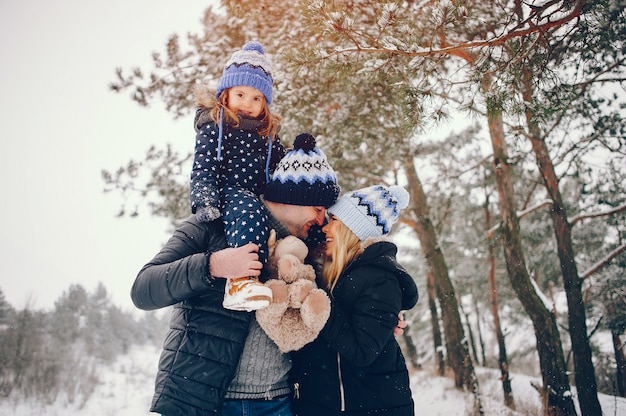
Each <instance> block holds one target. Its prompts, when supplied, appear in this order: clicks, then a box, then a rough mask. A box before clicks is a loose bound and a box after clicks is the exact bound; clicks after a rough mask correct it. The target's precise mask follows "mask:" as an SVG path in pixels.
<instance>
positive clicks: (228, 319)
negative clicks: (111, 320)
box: [131, 216, 253, 416]
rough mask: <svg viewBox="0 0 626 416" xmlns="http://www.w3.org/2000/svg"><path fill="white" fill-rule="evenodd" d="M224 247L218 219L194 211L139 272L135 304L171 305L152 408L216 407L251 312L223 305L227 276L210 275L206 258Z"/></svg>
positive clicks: (211, 410)
mask: <svg viewBox="0 0 626 416" xmlns="http://www.w3.org/2000/svg"><path fill="white" fill-rule="evenodd" d="M226 247H227V244H226V240H225V237H224V229H223V225H222V221H221V220H216V221H212V222H209V223H205V222H199V221H197V220H196V218H195V216H191V217H189V218H188V219H187V220H186V221H185V222H183V224H182V225H181V226H180V227H179V228H178V229H177V230H176V231H175V232H174V234H173V236H172V237H171V238H170V239H169V240H168V242H167V243H166V245H165V246H164V247H163V248H162V249H161V251H160V252H159V253H158V254H157V255H156V256H155V257H154V258H153V259H152V260H151V261H150V262H149V263H148V264H146V265H145V266H144V267H143V268H142V269H141V271H140V272H139V274H138V275H137V278H136V279H135V282H134V284H133V287H132V289H131V298H132V300H133V302H134V304H135V305H136V306H137V307H138V308H140V309H144V310H153V309H158V308H163V307H166V306H170V305H174V307H173V310H172V317H171V321H170V329H169V332H168V334H167V336H166V337H165V341H164V344H163V352H162V353H161V358H160V360H159V368H158V373H157V378H156V387H155V394H154V397H153V400H152V406H151V409H150V410H151V411H152V412H156V413H161V414H164V415H169V416H175V415H185V416H194V415H216V414H219V411H220V409H221V407H222V403H223V401H224V396H225V394H226V390H227V388H228V385H229V383H230V381H231V380H232V378H233V375H234V373H235V370H236V368H237V364H238V363H239V358H240V356H241V352H242V350H243V346H244V343H245V340H246V337H247V336H248V325H249V322H250V317H251V316H253V315H252V314H249V313H246V312H237V311H231V310H226V309H224V308H223V307H222V300H223V298H224V284H225V279H213V278H212V277H211V275H210V273H209V262H208V259H209V255H210V254H211V253H213V252H215V251H218V250H220V249H223V248H226ZM207 248H208V252H207Z"/></svg>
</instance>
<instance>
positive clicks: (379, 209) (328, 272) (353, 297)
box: [293, 186, 418, 416]
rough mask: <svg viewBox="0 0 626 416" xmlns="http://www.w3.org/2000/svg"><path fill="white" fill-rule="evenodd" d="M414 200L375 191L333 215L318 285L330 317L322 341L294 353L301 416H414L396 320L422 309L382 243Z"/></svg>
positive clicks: (340, 205)
mask: <svg viewBox="0 0 626 416" xmlns="http://www.w3.org/2000/svg"><path fill="white" fill-rule="evenodd" d="M408 200H409V196H408V193H407V192H406V190H404V189H403V188H402V187H400V186H391V187H389V188H386V187H384V186H372V187H368V188H364V189H361V190H358V191H353V192H350V193H348V194H347V195H344V196H343V197H341V198H340V199H339V200H338V201H337V203H336V204H335V205H333V206H332V207H330V208H329V209H328V213H329V214H330V218H329V222H328V224H327V225H325V226H324V228H323V231H324V233H325V234H326V253H325V254H326V260H325V263H324V270H323V277H322V280H323V281H322V282H321V285H320V286H322V287H324V288H326V290H327V291H328V293H329V296H330V298H331V315H330V318H329V320H328V322H327V324H326V326H325V327H324V329H323V330H322V332H321V333H320V335H319V336H318V338H317V339H316V340H315V341H313V342H312V343H310V344H309V345H307V346H305V347H304V348H303V349H302V350H300V351H298V352H297V354H296V355H295V357H294V358H295V360H296V364H297V365H296V368H295V371H294V377H295V379H296V380H295V381H296V384H295V386H296V400H294V405H293V406H294V411H295V413H296V415H298V416H309V415H311V416H313V415H315V416H318V415H340V414H341V415H394V416H409V415H413V414H414V410H413V400H412V397H411V389H410V383H409V374H408V370H407V367H406V364H405V361H404V357H403V355H402V352H401V350H400V347H399V345H398V343H397V342H396V340H395V338H394V336H393V332H394V327H395V326H396V324H397V316H398V313H399V312H400V311H401V310H407V309H410V308H412V307H413V306H415V304H416V303H417V298H418V292H417V287H416V285H415V282H414V281H413V279H412V278H411V276H410V275H409V274H408V273H407V272H406V271H405V270H404V269H403V268H402V267H401V266H400V265H399V264H398V263H397V261H396V253H397V247H396V246H395V245H394V244H393V243H391V242H390V241H386V240H384V239H382V238H381V237H383V236H385V235H386V234H388V233H389V231H390V228H391V226H392V225H393V224H394V223H395V222H396V221H397V220H398V217H399V211H400V210H401V209H404V208H406V206H407V205H408Z"/></svg>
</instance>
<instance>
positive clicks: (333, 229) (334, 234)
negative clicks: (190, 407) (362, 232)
mask: <svg viewBox="0 0 626 416" xmlns="http://www.w3.org/2000/svg"><path fill="white" fill-rule="evenodd" d="M339 224H341V221H340V220H339V219H338V218H337V217H335V216H334V215H331V216H330V217H329V218H328V224H326V225H325V226H324V227H322V231H323V232H324V234H326V253H325V254H326V257H327V258H331V257H332V248H333V244H334V243H335V238H339Z"/></svg>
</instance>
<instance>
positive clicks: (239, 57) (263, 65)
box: [215, 41, 274, 105]
mask: <svg viewBox="0 0 626 416" xmlns="http://www.w3.org/2000/svg"><path fill="white" fill-rule="evenodd" d="M241 85H244V86H247V87H253V88H256V89H257V90H259V91H261V92H262V93H263V95H264V96H265V101H267V105H270V104H271V103H272V86H273V85H274V80H273V79H272V65H271V63H270V61H269V60H268V59H267V57H266V56H265V50H264V49H263V46H261V44H260V43H259V42H256V41H251V42H248V43H246V44H245V45H244V46H243V49H242V50H240V51H237V52H235V53H234V54H233V55H232V56H231V57H230V59H229V60H228V62H226V66H225V67H224V72H223V73H222V78H221V79H220V83H219V84H218V86H217V92H216V94H215V96H216V97H217V98H219V96H220V94H221V93H222V91H224V90H225V89H227V88H232V87H238V86H241Z"/></svg>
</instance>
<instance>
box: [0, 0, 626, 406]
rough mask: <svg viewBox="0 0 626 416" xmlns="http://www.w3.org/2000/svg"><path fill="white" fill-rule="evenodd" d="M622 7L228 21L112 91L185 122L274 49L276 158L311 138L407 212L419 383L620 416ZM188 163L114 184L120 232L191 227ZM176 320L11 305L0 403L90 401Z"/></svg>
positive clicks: (154, 152) (447, 6)
mask: <svg viewBox="0 0 626 416" xmlns="http://www.w3.org/2000/svg"><path fill="white" fill-rule="evenodd" d="M625 5H626V2H625V1H624V0H591V1H587V0H567V1H566V0H542V1H535V0H531V1H521V0H501V1H464V0H461V1H456V0H454V1H450V0H444V1H426V0H424V1H407V0H405V1H374V0H352V1H346V0H335V1H325V0H301V1H300V0H295V1H289V2H287V1H286V0H255V1H250V0H237V1H235V0H223V1H221V3H220V6H219V7H209V8H208V9H207V10H206V12H205V15H204V17H203V27H204V30H203V32H202V33H185V34H182V33H181V34H176V35H172V36H171V37H170V39H169V40H168V42H167V44H166V45H164V46H159V45H155V50H157V51H155V52H153V53H152V58H153V66H152V67H151V68H139V67H137V68H119V69H118V70H117V73H116V74H112V75H111V79H112V81H111V84H110V88H111V90H112V91H114V92H117V93H120V94H126V95H128V96H129V98H130V99H132V100H134V101H135V102H136V103H137V104H138V105H140V106H147V107H149V106H150V105H153V104H155V103H163V104H164V105H165V107H166V108H167V110H168V111H169V112H170V113H171V115H172V117H173V118H177V117H181V116H183V115H187V114H190V113H193V112H194V111H195V105H194V97H193V90H194V86H195V85H196V84H198V83H207V84H209V85H210V86H215V85H216V83H217V81H218V80H219V78H220V76H221V71H222V69H223V64H224V63H225V62H226V61H227V60H228V57H229V56H230V55H231V53H232V52H233V51H234V50H237V49H239V48H241V46H242V45H243V44H244V43H245V42H246V41H248V40H253V39H255V40H258V41H260V42H261V43H262V44H263V45H264V47H265V50H266V51H267V53H269V54H270V55H271V57H272V64H273V70H274V74H275V75H274V97H275V98H274V102H273V103H272V111H273V112H275V113H277V114H280V115H281V116H282V118H283V124H282V129H281V132H280V136H281V140H282V141H283V142H285V143H286V144H287V145H289V143H290V141H292V140H293V138H294V137H295V136H296V135H297V134H298V133H300V132H303V131H306V132H310V133H311V134H313V135H314V136H315V137H316V139H317V140H318V144H319V146H320V147H321V148H322V149H323V150H324V152H325V153H326V155H327V156H328V158H329V161H330V162H331V163H332V165H333V167H334V169H335V171H336V172H337V174H338V177H339V180H340V182H341V188H342V190H343V191H346V190H351V189H355V188H358V187H363V186H369V185H372V184H376V183H381V182H383V183H386V184H388V185H391V184H401V185H404V186H406V188H407V190H408V191H409V193H410V195H411V200H410V205H409V208H408V209H407V210H406V211H405V215H404V217H402V218H401V220H400V224H399V225H398V226H397V227H396V229H395V230H394V231H395V232H394V233H393V234H392V238H393V239H394V240H395V241H396V242H397V243H398V245H399V246H400V260H401V261H402V262H403V265H404V266H405V267H406V268H407V269H408V270H409V271H410V272H411V274H412V275H413V277H414V278H415V280H416V283H417V285H418V287H419V289H420V301H419V303H418V305H417V307H415V308H414V309H413V310H410V311H407V312H406V313H405V319H406V320H407V322H408V324H409V325H408V327H407V330H406V331H405V333H404V335H402V336H401V337H400V338H399V341H400V343H401V346H402V348H403V352H404V354H405V357H406V358H407V364H408V365H409V367H410V370H411V372H412V373H413V374H415V375H416V377H420V378H422V379H424V378H429V377H430V378H432V379H433V380H434V379H435V378H437V377H444V378H447V379H448V380H450V383H451V385H452V386H454V387H453V388H454V389H455V390H456V391H459V392H461V393H462V394H463V395H464V396H463V397H465V398H466V401H467V402H468V403H469V404H468V405H466V410H465V413H460V414H472V415H474V414H476V415H481V414H482V415H494V414H499V415H505V414H506V415H537V414H542V415H554V416H564V415H589V416H596V415H601V414H620V411H621V412H626V399H624V397H626V358H625V356H624V331H625V330H626V312H625V311H626V290H625V284H624V283H625V282H626V254H625V251H626V191H625V184H626V125H625V124H624V121H623V118H622V116H623V115H624V114H625V111H626V110H625V105H626V88H625V86H626V43H625V40H626V12H625V10H624V9H625V7H624V6H625ZM149 53H150V51H146V54H149ZM192 151H193V149H192V148H191V146H190V149H189V153H187V154H179V153H177V152H175V151H173V150H172V149H171V148H170V147H169V146H168V147H166V148H158V147H156V146H155V147H152V148H150V149H149V150H148V152H147V154H146V156H145V158H144V159H143V160H130V161H129V162H128V163H127V164H126V165H125V166H122V167H120V168H119V169H118V170H116V171H103V172H102V177H103V181H104V183H105V185H106V187H107V191H108V192H109V193H110V194H111V198H118V199H119V200H120V201H121V202H120V205H121V208H120V212H119V214H118V215H120V216H137V215H141V216H157V217H164V218H167V219H169V220H170V221H171V225H172V227H173V228H174V227H175V226H176V225H177V224H178V223H179V222H180V221H181V220H182V219H184V218H186V217H187V216H188V215H189V203H188V193H189V182H188V181H189V169H190V167H191V160H192ZM163 312H165V313H143V312H142V313H140V314H132V315H131V314H128V313H125V312H123V311H121V310H119V308H117V307H116V306H115V305H113V304H111V302H110V300H109V299H108V296H107V293H106V288H105V287H104V286H102V287H100V288H98V290H96V291H95V292H94V293H88V292H87V291H85V289H84V288H82V287H80V286H72V287H70V288H69V289H68V290H67V291H66V292H65V293H64V295H63V296H62V298H60V299H59V300H58V301H57V303H56V305H55V308H54V310H52V311H50V312H41V311H36V310H31V309H28V308H26V309H25V310H21V311H19V310H15V309H14V308H13V307H12V306H11V305H9V304H8V303H7V302H6V301H5V300H4V297H3V295H2V292H1V291H0V397H2V398H9V397H15V396H16V395H17V396H20V397H26V398H31V399H33V400H39V401H42V402H49V403H52V402H54V401H55V400H56V398H57V396H58V395H59V394H64V395H66V396H71V395H74V397H76V400H87V399H88V398H89V395H90V394H91V392H92V391H93V389H94V388H95V387H94V386H95V385H97V383H98V376H99V374H98V371H96V370H95V367H94V362H99V363H104V364H108V363H111V362H113V361H114V360H115V359H116V358H117V357H119V356H121V355H123V354H126V353H127V352H128V351H129V350H130V349H132V347H133V346H137V345H142V344H140V343H144V342H145V343H147V344H149V345H152V346H156V347H157V348H158V347H159V346H160V344H161V342H162V337H163V333H164V330H165V328H166V327H167V321H168V318H169V317H168V313H167V312H168V311H163ZM138 334H141V336H138ZM85 357H91V358H92V359H91V360H87V359H86V358H85ZM155 359H156V356H155ZM94 360H95V361H94ZM68 368H70V369H71V374H69V373H68ZM153 368H154V369H155V370H156V362H155V363H153ZM70 375H71V377H70ZM524 377H529V379H528V380H531V381H528V382H526V383H525V384H526V386H525V388H526V387H527V388H529V389H530V390H531V391H532V393H533V396H532V397H533V398H532V399H531V400H530V399H528V398H527V396H525V393H524V395H522V394H521V392H520V390H516V386H518V385H519V383H520V380H522V379H523V380H526V379H525V378H524ZM487 386H489V387H487ZM606 396H612V397H611V400H610V401H611V402H612V403H613V405H612V407H605V406H604V404H603V403H601V402H603V400H601V397H606ZM494 401H496V402H498V403H500V404H501V406H500V407H497V409H498V410H497V411H494V410H493V409H494V408H496V407H494V405H488V403H489V402H494ZM620 409H621V410H620ZM416 414H428V413H419V412H418V411H417V405H416ZM621 414H624V413H621Z"/></svg>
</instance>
